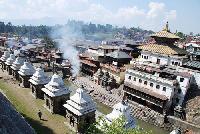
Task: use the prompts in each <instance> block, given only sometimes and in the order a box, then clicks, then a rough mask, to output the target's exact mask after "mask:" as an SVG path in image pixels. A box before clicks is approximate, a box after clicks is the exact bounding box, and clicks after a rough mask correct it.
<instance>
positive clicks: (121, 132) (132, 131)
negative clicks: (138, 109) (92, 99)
mask: <svg viewBox="0 0 200 134" xmlns="http://www.w3.org/2000/svg"><path fill="white" fill-rule="evenodd" d="M125 123H126V120H125V118H124V117H123V116H122V117H119V118H117V119H115V120H114V121H113V122H112V123H111V124H109V123H108V122H107V121H106V120H105V118H103V117H99V118H98V120H97V121H96V122H95V123H94V124H92V125H91V126H90V127H89V129H88V130H87V132H86V133H87V134H152V132H148V131H145V130H143V129H142V128H140V127H136V128H125V127H124V126H125Z"/></svg>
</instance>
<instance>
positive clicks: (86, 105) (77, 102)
mask: <svg viewBox="0 0 200 134" xmlns="http://www.w3.org/2000/svg"><path fill="white" fill-rule="evenodd" d="M64 107H65V108H66V109H68V110H70V111H71V112H73V113H74V114H76V115H78V116H80V115H83V114H86V113H89V112H93V111H96V105H95V103H94V101H93V100H92V98H91V97H90V96H89V95H88V94H87V93H86V92H85V91H84V89H82V88H78V89H77V90H76V93H75V94H74V95H73V96H72V97H70V100H68V101H67V102H66V104H64Z"/></svg>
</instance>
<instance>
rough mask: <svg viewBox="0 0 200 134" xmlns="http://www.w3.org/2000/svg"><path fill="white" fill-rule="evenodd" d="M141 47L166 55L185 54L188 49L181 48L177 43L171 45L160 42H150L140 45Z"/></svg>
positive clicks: (144, 49)
mask: <svg viewBox="0 0 200 134" xmlns="http://www.w3.org/2000/svg"><path fill="white" fill-rule="evenodd" d="M139 48H140V49H142V50H143V51H149V52H153V53H159V54H166V55H178V54H181V55H185V54H186V51H185V50H184V49H181V48H179V47H177V46H175V45H173V46H169V45H160V44H148V45H143V46H139Z"/></svg>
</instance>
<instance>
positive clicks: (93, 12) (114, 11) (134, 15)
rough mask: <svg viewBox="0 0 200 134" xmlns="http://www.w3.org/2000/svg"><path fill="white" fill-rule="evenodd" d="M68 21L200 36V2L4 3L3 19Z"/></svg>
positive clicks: (35, 0)
mask: <svg viewBox="0 0 200 134" xmlns="http://www.w3.org/2000/svg"><path fill="white" fill-rule="evenodd" d="M68 19H75V20H83V21H85V22H90V21H91V22H93V23H102V24H106V23H109V24H114V25H118V26H127V27H131V26H134V27H138V26H139V27H141V28H144V29H148V30H149V29H151V30H154V31H158V30H161V29H162V27H163V25H164V24H165V22H166V21H169V26H170V29H171V31H172V32H175V31H176V30H178V31H182V32H185V33H189V32H194V33H200V25H199V22H200V0H165V1H164V0H0V20H2V21H11V22H12V23H13V24H20V25H21V24H27V25H30V24H32V25H40V24H45V25H54V24H57V23H60V24H64V23H66V22H67V20H68Z"/></svg>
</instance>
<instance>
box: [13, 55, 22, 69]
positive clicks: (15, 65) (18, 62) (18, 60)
mask: <svg viewBox="0 0 200 134" xmlns="http://www.w3.org/2000/svg"><path fill="white" fill-rule="evenodd" d="M23 64H24V59H23V58H21V57H17V58H16V60H15V61H14V62H13V64H12V66H11V68H12V69H13V70H19V69H20V67H21V66H22V65H23Z"/></svg>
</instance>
